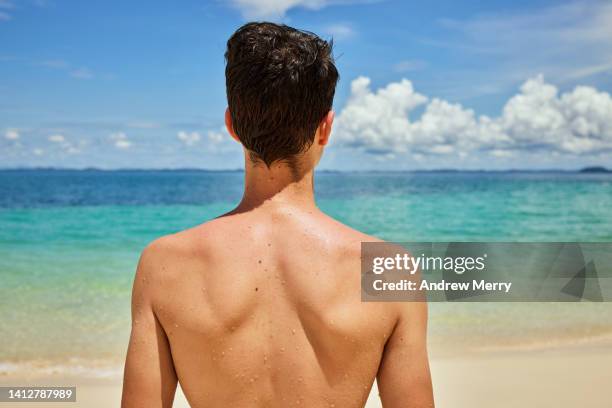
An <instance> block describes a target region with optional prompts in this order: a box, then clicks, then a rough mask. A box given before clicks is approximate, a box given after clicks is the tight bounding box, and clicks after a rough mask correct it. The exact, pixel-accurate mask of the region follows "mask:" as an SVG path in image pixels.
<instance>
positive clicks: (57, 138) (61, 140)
mask: <svg viewBox="0 0 612 408" xmlns="http://www.w3.org/2000/svg"><path fill="white" fill-rule="evenodd" d="M48 139H49V141H50V142H53V143H64V142H65V141H66V138H65V137H64V135H51V136H49V138H48Z"/></svg>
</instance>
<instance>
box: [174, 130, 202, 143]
mask: <svg viewBox="0 0 612 408" xmlns="http://www.w3.org/2000/svg"><path fill="white" fill-rule="evenodd" d="M176 137H177V139H178V140H180V141H181V142H183V144H184V145H185V146H193V145H195V144H196V143H198V142H199V141H200V139H201V138H202V137H201V136H200V134H199V133H198V132H185V131H180V132H178V133H177V135H176Z"/></svg>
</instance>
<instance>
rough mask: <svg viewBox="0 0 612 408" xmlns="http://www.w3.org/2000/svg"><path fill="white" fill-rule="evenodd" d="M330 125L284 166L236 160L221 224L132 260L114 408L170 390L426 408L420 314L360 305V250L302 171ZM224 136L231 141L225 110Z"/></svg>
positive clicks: (429, 401)
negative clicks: (127, 325) (234, 201)
mask: <svg viewBox="0 0 612 408" xmlns="http://www.w3.org/2000/svg"><path fill="white" fill-rule="evenodd" d="M332 122H333V112H331V111H330V112H329V114H328V115H327V116H326V117H325V118H324V119H323V120H322V121H321V123H320V125H319V127H318V129H317V131H316V134H315V139H314V140H315V142H314V143H313V145H312V146H311V147H310V148H309V149H308V151H306V152H305V153H304V154H303V155H301V156H300V157H299V158H297V159H296V160H297V161H296V162H294V163H293V164H292V165H289V164H286V163H276V164H274V165H272V166H271V168H268V167H266V166H265V164H263V163H258V162H253V161H252V160H251V158H250V156H249V154H248V152H245V162H246V170H245V191H244V196H243V199H242V201H241V202H240V204H239V205H238V206H237V207H236V209H234V210H233V211H231V212H230V213H228V214H225V215H223V216H221V217H219V218H216V219H214V220H212V221H209V222H206V223H204V224H202V225H199V226H197V227H195V228H191V229H188V230H186V231H182V232H179V233H177V234H173V235H169V236H166V237H163V238H160V239H158V240H156V241H154V242H153V243H151V244H150V245H149V246H148V247H147V248H146V249H145V250H144V252H143V253H142V256H141V258H140V262H139V265H138V270H137V272H136V278H135V281H134V288H133V295H132V333H131V337H130V343H129V348H128V354H127V360H126V364H125V375H124V384H123V397H122V407H123V408H133V407H146V408H155V407H171V406H172V401H173V399H174V393H175V390H176V385H177V381H180V384H181V387H182V389H183V391H184V393H185V396H186V397H187V400H188V401H189V403H190V405H191V406H192V407H194V408H198V407H202V408H204V407H206V408H211V407H233V408H239V407H291V406H299V407H337V408H351V407H363V406H364V404H365V402H366V399H367V397H368V394H369V391H370V389H371V387H372V384H373V381H374V379H375V378H378V385H379V391H380V397H381V399H382V403H383V406H384V407H385V408H417V407H418V408H423V407H433V405H434V403H433V396H432V386H431V377H430V372H429V364H428V357H427V348H426V331H427V328H426V326H427V306H426V304H425V303H420V302H405V303H399V302H398V303H394V302H391V303H389V302H388V303H384V302H368V303H365V302H361V297H360V293H361V288H360V244H361V242H362V241H368V242H371V241H378V240H377V239H376V238H374V237H371V236H368V235H365V234H362V233H360V232H358V231H355V230H353V229H351V228H349V227H347V226H345V225H343V224H341V223H339V222H338V221H335V220H333V219H332V218H330V217H328V216H327V215H325V214H324V213H323V212H321V211H320V210H319V209H318V208H317V206H316V204H315V200H314V193H313V172H314V168H315V166H316V164H317V163H318V161H319V159H320V157H321V155H322V153H323V149H324V147H325V145H326V144H327V142H328V140H329V136H330V132H331V127H332ZM226 125H227V128H228V131H229V132H230V134H232V136H233V137H234V138H235V139H237V137H236V136H235V134H234V132H233V130H232V124H231V118H230V115H229V114H228V113H227V112H226Z"/></svg>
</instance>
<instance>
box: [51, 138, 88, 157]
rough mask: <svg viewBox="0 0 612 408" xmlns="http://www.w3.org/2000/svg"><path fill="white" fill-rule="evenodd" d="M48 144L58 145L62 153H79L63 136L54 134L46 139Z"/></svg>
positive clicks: (79, 150)
mask: <svg viewBox="0 0 612 408" xmlns="http://www.w3.org/2000/svg"><path fill="white" fill-rule="evenodd" d="M47 140H49V141H50V142H52V143H54V144H57V145H59V146H60V147H61V148H62V149H63V150H64V152H66V153H68V154H77V153H80V152H81V149H80V148H78V147H76V146H75V145H73V144H72V142H70V141H69V140H68V139H67V138H66V137H65V136H64V135H61V134H54V135H51V136H49V137H48V138H47Z"/></svg>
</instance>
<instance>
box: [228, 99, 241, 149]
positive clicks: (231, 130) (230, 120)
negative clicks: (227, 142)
mask: <svg viewBox="0 0 612 408" xmlns="http://www.w3.org/2000/svg"><path fill="white" fill-rule="evenodd" d="M225 127H226V129H227V133H229V134H230V136H231V137H232V139H234V140H235V141H237V142H238V143H242V142H240V139H238V136H236V132H234V126H233V125H232V115H231V113H230V110H229V108H225Z"/></svg>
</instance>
